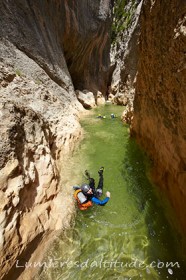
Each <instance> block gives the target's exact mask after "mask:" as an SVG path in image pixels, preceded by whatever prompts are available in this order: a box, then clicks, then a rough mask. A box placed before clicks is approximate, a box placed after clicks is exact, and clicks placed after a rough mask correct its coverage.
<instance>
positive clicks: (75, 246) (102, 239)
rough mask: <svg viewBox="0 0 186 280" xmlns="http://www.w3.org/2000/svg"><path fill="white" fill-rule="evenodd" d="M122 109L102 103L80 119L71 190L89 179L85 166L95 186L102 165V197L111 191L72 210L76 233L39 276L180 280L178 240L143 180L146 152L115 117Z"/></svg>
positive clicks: (182, 273)
mask: <svg viewBox="0 0 186 280" xmlns="http://www.w3.org/2000/svg"><path fill="white" fill-rule="evenodd" d="M122 111H123V107H118V106H113V105H107V106H104V107H100V108H97V109H96V110H94V113H93V114H90V115H88V116H86V117H85V118H84V119H83V120H82V126H83V128H84V130H85V138H84V140H83V141H82V143H81V145H80V146H79V148H78V150H77V151H76V153H75V154H74V156H73V158H72V159H71V161H72V162H73V164H72V165H69V172H70V173H69V174H71V177H72V178H73V179H72V185H74V184H75V181H74V178H75V177H76V178H78V182H76V183H77V184H82V183H84V182H86V178H85V177H84V175H83V172H84V170H85V169H88V170H89V171H90V173H91V175H92V176H93V177H94V178H95V180H96V182H98V173H97V171H98V169H99V167H101V166H104V167H105V171H104V193H105V192H106V191H107V190H109V191H110V192H111V199H110V201H109V202H108V203H107V204H106V205H105V206H104V207H100V206H96V205H95V206H93V207H92V208H91V209H89V210H88V211H80V210H77V217H76V222H75V226H74V228H72V229H70V230H68V231H66V232H65V234H63V235H62V236H61V237H60V238H58V240H57V241H56V242H55V244H54V246H53V247H52V248H51V250H50V252H49V254H48V256H47V258H46V260H45V261H46V264H47V265H44V266H43V270H42V272H40V275H39V276H37V279H40V280H41V279H61V280H65V279H70V280H73V279H77V280H79V279H82V280H84V279H105V280H106V279H110V280H114V279H123V280H129V279H133V280H135V279H145V280H155V279H161V280H165V279H174V280H176V279H178V280H183V279H185V267H184V261H183V258H182V256H181V254H180V253H179V251H180V243H179V237H178V235H177V234H176V233H175V232H174V231H173V230H172V228H171V226H170V224H169V221H168V220H167V219H166V217H165V214H164V213H165V209H164V207H163V206H162V203H161V202H160V200H159V199H158V196H157V194H156V193H155V189H154V186H153V185H152V184H151V183H150V181H149V180H148V177H147V175H146V166H147V160H146V158H145V156H144V154H143V152H142V151H141V150H140V149H139V147H138V146H137V145H136V143H135V141H134V140H132V139H130V138H129V132H128V128H127V126H124V125H123V124H122V122H121V120H120V115H121V113H122ZM111 113H115V114H116V115H117V116H118V117H117V118H115V119H111V118H110V114H111ZM98 114H101V115H105V116H106V118H105V119H98V118H96V116H97V115H98ZM69 187H72V186H69ZM103 198H104V195H103Z"/></svg>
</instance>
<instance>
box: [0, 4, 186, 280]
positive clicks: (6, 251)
mask: <svg viewBox="0 0 186 280" xmlns="http://www.w3.org/2000/svg"><path fill="white" fill-rule="evenodd" d="M0 26H1V27H0V99H1V102H0V119H1V136H0V137H1V138H0V205H1V206H0V207H1V209H0V247H1V253H0V255H1V266H0V267H1V275H0V276H1V277H0V279H3V280H6V279H7V280H8V279H11V280H12V279H33V277H34V275H35V273H36V272H37V269H35V268H33V269H30V270H28V269H25V267H24V265H23V266H21V264H23V262H34V261H36V262H37V261H41V260H42V259H43V257H44V256H45V254H46V252H47V249H48V248H49V246H50V244H51V243H52V242H53V240H54V239H55V238H56V237H57V236H59V235H60V234H61V233H62V232H64V233H65V232H66V231H68V230H69V229H70V228H71V227H72V224H73V223H74V217H75V215H76V206H75V201H74V199H73V190H72V178H70V177H69V176H68V160H69V158H72V155H73V153H74V151H76V150H77V147H78V146H79V144H80V143H81V141H82V139H83V138H84V130H83V129H82V126H81V125H80V119H82V116H86V115H90V114H92V113H91V110H90V109H95V108H99V106H100V108H102V107H104V105H105V104H111V103H113V104H115V105H120V106H123V107H122V111H123V114H122V117H121V118H122V120H123V122H124V123H127V125H128V127H129V130H130V132H129V133H130V136H131V138H132V139H135V140H136V142H137V143H138V145H139V146H140V147H141V148H142V149H143V150H144V151H145V153H146V154H147V156H148V157H149V159H150V163H151V167H150V177H151V180H152V182H154V183H155V184H156V185H157V190H158V192H159V193H160V194H161V195H162V197H165V199H167V200H168V201H169V203H170V208H171V207H172V209H173V212H174V215H175V216H173V217H170V223H171V225H172V227H173V228H174V229H175V230H176V231H177V232H178V234H179V236H180V244H181V245H180V250H181V249H182V248H184V246H185V239H184V236H185V233H186V221H185V216H186V191H185V184H186V157H185V152H186V94H185V88H186V80H185V77H186V66H185V65H186V61H185V56H186V49H185V46H186V3H185V1H183V0H171V1H170V3H166V2H162V1H160V0H154V1H150V0H144V1H128V0H126V1H125V0H122V1H119V0H94V1H91V0H76V1H75V0H38V1H33V0H16V1H14V0H9V1H7V0H1V1H0ZM90 123H91V122H90ZM123 137H124V136H123ZM120 142H121V143H122V142H124V139H122V137H121V139H120ZM75 168H76V167H75ZM80 176H81V175H80V174H77V180H78V179H79V180H80ZM111 193H112V191H111ZM77 211H78V210H77ZM18 260H22V263H19V266H20V267H19V269H17V266H18V263H17V261H18ZM170 274H171V273H170ZM103 277H104V276H103ZM113 277H114V276H113ZM77 279H80V278H77ZM100 279H106V278H100ZM107 279H108V278H107ZM110 279H115V278H110ZM123 279H124V278H123ZM125 279H127V280H129V279H132V278H129V277H128V278H125ZM134 279H138V278H134ZM140 279H141V278H140ZM144 279H149V278H144ZM153 279H160V278H153ZM172 279H173V278H172ZM177 279H178V278H177ZM82 280H84V278H82ZM178 280H182V279H181V278H180V279H178Z"/></svg>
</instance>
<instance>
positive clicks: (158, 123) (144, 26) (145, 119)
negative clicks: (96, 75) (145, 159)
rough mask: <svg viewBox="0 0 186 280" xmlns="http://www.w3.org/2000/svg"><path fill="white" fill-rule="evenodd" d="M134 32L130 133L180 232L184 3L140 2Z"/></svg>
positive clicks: (184, 206)
mask: <svg viewBox="0 0 186 280" xmlns="http://www.w3.org/2000/svg"><path fill="white" fill-rule="evenodd" d="M140 29H141V34H140V44H139V51H138V52H139V58H138V69H137V70H138V74H137V80H136V92H135V99H134V119H133V123H132V131H131V132H132V134H133V135H135V137H136V138H137V140H138V142H139V143H140V144H141V145H142V146H143V147H144V149H145V150H146V151H147V152H148V154H149V155H150V158H151V160H152V163H153V170H154V171H153V178H154V181H155V182H156V183H157V184H159V185H160V186H161V188H162V190H163V191H165V193H166V195H167V196H168V197H169V199H170V201H171V204H172V206H173V208H174V209H175V212H176V214H177V219H178V221H179V223H180V225H181V227H182V230H184V232H185V233H186V220H185V217H186V93H185V89H186V59H185V55H186V49H185V46H186V2H185V1H184V0H172V1H170V2H169V3H168V2H166V1H160V0H155V1H144V2H143V6H142V12H141V18H140ZM176 222H177V221H176Z"/></svg>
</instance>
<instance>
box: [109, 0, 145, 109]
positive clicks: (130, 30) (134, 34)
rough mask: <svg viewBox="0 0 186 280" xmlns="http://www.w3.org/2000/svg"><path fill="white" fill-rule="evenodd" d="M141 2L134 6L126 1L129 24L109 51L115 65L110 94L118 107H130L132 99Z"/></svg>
mask: <svg viewBox="0 0 186 280" xmlns="http://www.w3.org/2000/svg"><path fill="white" fill-rule="evenodd" d="M142 2H143V1H135V4H134V1H128V4H127V5H126V6H125V12H126V13H128V14H129V17H130V18H131V20H130V23H129V25H128V27H127V28H125V29H124V30H123V31H120V32H119V33H118V35H117V37H116V42H115V44H113V46H112V49H111V62H112V63H115V69H114V72H113V75H112V82H111V87H110V94H113V95H114V96H115V98H114V99H112V102H113V103H115V104H118V105H127V104H128V103H130V106H132V103H133V99H134V94H135V80H136V73H137V64H138V56H139V55H138V41H139V34H140V25H139V16H140V12H141V6H142ZM123 13H124V11H123ZM121 20H122V19H121ZM122 24H123V25H124V23H123V22H121V25H122ZM126 24H127V23H125V26H126Z"/></svg>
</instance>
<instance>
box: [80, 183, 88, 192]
mask: <svg viewBox="0 0 186 280" xmlns="http://www.w3.org/2000/svg"><path fill="white" fill-rule="evenodd" d="M81 190H82V192H83V193H87V192H88V191H89V190H90V186H89V185H87V184H83V185H82V186H81Z"/></svg>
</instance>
